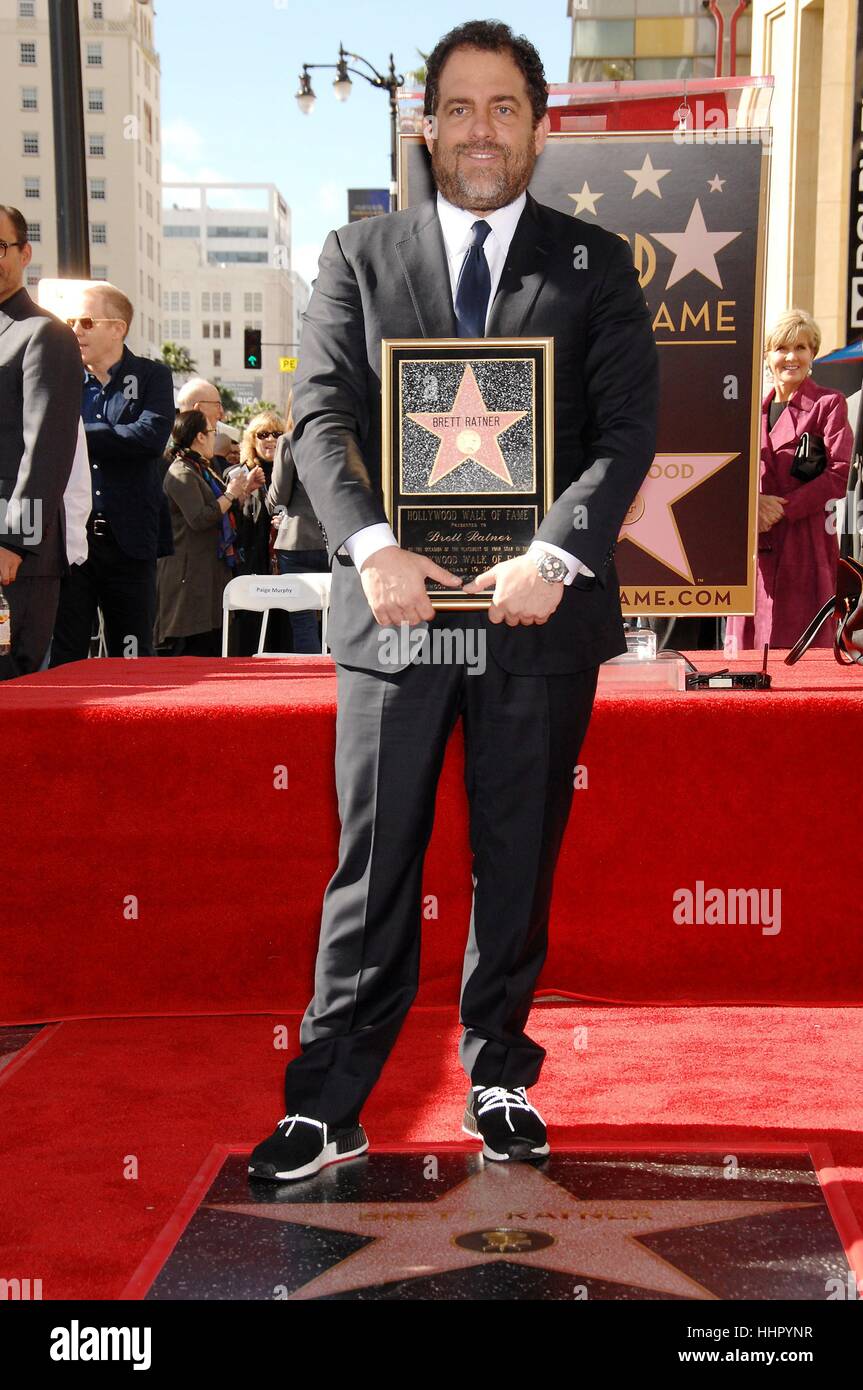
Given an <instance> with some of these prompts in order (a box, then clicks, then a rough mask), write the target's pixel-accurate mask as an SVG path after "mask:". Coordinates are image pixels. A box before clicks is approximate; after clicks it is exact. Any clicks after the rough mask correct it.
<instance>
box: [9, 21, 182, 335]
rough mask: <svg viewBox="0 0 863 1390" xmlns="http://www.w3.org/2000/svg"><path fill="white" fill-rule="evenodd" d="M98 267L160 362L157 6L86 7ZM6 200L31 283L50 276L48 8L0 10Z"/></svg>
mask: <svg viewBox="0 0 863 1390" xmlns="http://www.w3.org/2000/svg"><path fill="white" fill-rule="evenodd" d="M78 8H79V16H80V27H81V69H82V86H83V97H84V103H83V104H84V136H85V142H86V171H87V193H88V214H89V219H90V266H91V275H92V277H93V279H95V280H110V281H111V282H112V283H113V284H115V285H118V286H119V287H120V289H121V290H123V292H124V293H125V294H127V295H128V296H129V298H130V299H131V301H132V303H133V305H134V306H135V319H134V322H133V324H132V328H131V331H130V333H129V339H128V341H129V346H130V348H131V349H132V351H133V352H138V353H143V354H144V355H145V356H150V357H157V356H158V355H159V351H160V346H161V345H160V343H159V317H160V313H159V306H160V304H161V294H162V286H161V278H162V268H161V227H160V197H159V190H160V186H161V143H160V124H161V123H160V114H159V112H160V105H159V102H160V98H159V88H160V69H159V56H158V54H157V52H156V50H155V46H154V44H155V41H154V36H153V22H154V15H153V4H152V0H79V6H78ZM0 123H2V124H0V128H2V131H3V138H2V143H0V173H2V180H0V184H2V199H3V201H5V202H7V203H11V204H13V205H14V206H16V207H19V208H20V209H21V211H22V213H23V214H24V216H25V217H26V219H27V223H28V226H29V229H30V240H31V242H32V245H33V260H32V262H31V265H30V267H29V273H28V284H29V285H30V287H31V288H33V287H35V285H36V284H37V283H38V281H39V279H40V278H41V277H43V276H46V277H54V276H56V275H57V273H58V267H57V209H56V203H55V197H54V128H53V105H52V99H51V62H50V43H49V30H48V0H0Z"/></svg>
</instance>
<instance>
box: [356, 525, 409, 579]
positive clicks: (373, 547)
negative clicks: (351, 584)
mask: <svg viewBox="0 0 863 1390" xmlns="http://www.w3.org/2000/svg"><path fill="white" fill-rule="evenodd" d="M386 545H398V541H397V540H396V538H395V536H394V534H393V529H392V527H391V526H390V525H389V523H388V522H386V521H376V522H374V523H373V525H371V526H363V527H362V528H361V530H359V531H354V533H353V535H352V536H348V538H347V540H346V541H345V550H346V551H347V552H348V554H349V556H350V557H351V559H352V560H353V562H354V565H355V566H356V568H357V569H358V570H361V569H362V567H363V565H364V564H365V562H366V560H367V559H368V558H369V556H370V555H374V553H375V551H377V550H383V548H384V546H386Z"/></svg>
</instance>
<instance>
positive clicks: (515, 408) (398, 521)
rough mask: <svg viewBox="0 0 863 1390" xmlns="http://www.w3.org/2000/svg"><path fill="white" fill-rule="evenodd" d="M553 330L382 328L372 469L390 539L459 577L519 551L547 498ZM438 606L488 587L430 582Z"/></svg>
mask: <svg viewBox="0 0 863 1390" xmlns="http://www.w3.org/2000/svg"><path fill="white" fill-rule="evenodd" d="M553 353H554V340H553V339H552V338H385V339H384V340H383V342H382V344H381V398H382V412H383V418H382V431H381V440H382V448H381V479H382V486H383V495H384V506H385V508H386V512H387V516H388V518H389V521H390V525H391V526H392V528H393V530H394V532H395V535H396V539H397V540H398V543H399V545H401V546H403V547H404V548H405V549H406V550H414V551H417V552H418V553H419V554H421V555H427V556H428V557H429V558H430V559H432V560H434V561H435V563H436V564H438V565H441V566H442V567H443V568H444V569H447V570H450V571H451V572H452V573H453V574H457V575H460V576H461V577H462V578H463V579H464V581H465V582H467V581H468V580H469V579H471V578H474V577H475V576H476V575H478V574H481V573H482V572H483V570H487V569H489V568H490V566H491V565H495V564H498V563H499V562H500V561H502V560H511V559H513V558H514V557H515V556H517V555H523V554H524V552H525V550H526V549H527V547H528V546H529V545H530V543H531V541H532V540H533V538H534V536H535V535H536V532H537V528H538V527H539V524H540V522H541V521H542V519H543V517H544V516H545V513H546V510H547V509H548V508H549V507H550V506H551V503H552V502H553V500H554V458H553V439H554V431H553V419H554V416H553V400H552V388H553V382H554V358H553ZM428 593H429V598H430V599H431V602H432V606H433V607H434V608H438V609H459V608H487V607H488V606H489V604H490V603H491V598H492V595H491V591H489V592H488V594H461V593H459V592H458V591H455V592H454V591H453V590H451V589H444V588H439V587H436V586H435V585H433V584H432V583H431V581H430V582H429V585H428Z"/></svg>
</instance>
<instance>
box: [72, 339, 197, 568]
mask: <svg viewBox="0 0 863 1390" xmlns="http://www.w3.org/2000/svg"><path fill="white" fill-rule="evenodd" d="M79 384H80V379H79ZM79 407H80V396H79ZM173 423H174V385H173V379H172V377H171V373H170V370H169V368H168V367H166V366H165V364H164V362H154V361H152V360H151V359H150V358H149V357H136V356H135V354H134V353H133V352H130V351H129V349H128V348H127V347H124V348H123V356H122V358H121V359H120V362H119V364H118V367H117V370H116V372H114V373H113V374H112V377H111V382H110V386H109V389H108V393H107V397H106V402H105V418H104V419H102V420H94V421H93V422H92V423H90V424H85V426H84V428H85V429H86V431H87V447H88V449H89V451H90V469H91V472H92V474H93V511H94V512H102V514H103V515H104V516H106V517H107V518H108V520H109V522H110V523H111V529H112V530H113V532H114V535H115V536H116V537H117V543H118V545H119V546H120V548H121V549H122V550H123V551H125V553H126V554H127V555H129V556H131V558H132V559H135V560H155V558H156V554H157V547H158V542H159V512H160V509H161V506H162V497H163V495H164V494H163V492H162V479H161V476H160V472H159V461H160V459H161V457H162V453H163V451H164V449H165V445H166V444H167V442H168V437H169V435H170V433H171V428H172V426H173Z"/></svg>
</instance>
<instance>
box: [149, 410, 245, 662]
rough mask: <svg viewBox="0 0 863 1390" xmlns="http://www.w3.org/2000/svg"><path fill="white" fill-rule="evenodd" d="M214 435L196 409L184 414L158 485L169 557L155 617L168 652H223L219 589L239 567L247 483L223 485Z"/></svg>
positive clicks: (160, 577) (161, 644)
mask: <svg viewBox="0 0 863 1390" xmlns="http://www.w3.org/2000/svg"><path fill="white" fill-rule="evenodd" d="M215 434H216V430H215V427H214V426H213V425H211V424H210V423H209V421H208V420H207V417H206V416H205V415H204V414H203V412H202V411H200V410H185V411H182V412H181V413H180V414H179V415H178V416H177V418H176V420H175V422H174V429H173V433H172V436H171V445H170V454H171V458H172V461H171V464H170V467H169V468H168V471H167V473H166V474H165V479H164V483H163V487H164V489H165V492H166V494H167V496H168V502H169V505H170V512H171V529H172V532H173V537H174V554H173V555H167V556H165V557H164V558H163V559H161V560H160V561H159V568H158V578H157V593H158V614H157V618H156V642H157V645H158V646H159V647H165V646H167V648H168V650H167V652H166V653H165V654H166V655H169V656H220V655H221V652H222V594H223V592H224V589H225V585H226V584H227V583H228V580H229V579H232V578H233V576H234V574H235V573H236V570H237V564H238V560H239V555H238V550H237V545H236V536H237V523H238V517H239V504H240V503H241V502H243V501H244V500H245V498H246V497H247V496H248V493H249V486H248V484H247V483H246V482H245V480H244V479H243V477H242V476H241V475H238V476H236V477H234V478H231V480H230V481H229V482H228V483H227V485H226V484H225V483H223V481H222V479H221V478H220V477H219V475H218V473H217V472H216V471H215V468H214V466H213V446H214V442H215ZM252 486H255V483H254V482H253V484H252ZM257 486H260V481H258V482H257Z"/></svg>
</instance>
